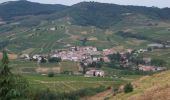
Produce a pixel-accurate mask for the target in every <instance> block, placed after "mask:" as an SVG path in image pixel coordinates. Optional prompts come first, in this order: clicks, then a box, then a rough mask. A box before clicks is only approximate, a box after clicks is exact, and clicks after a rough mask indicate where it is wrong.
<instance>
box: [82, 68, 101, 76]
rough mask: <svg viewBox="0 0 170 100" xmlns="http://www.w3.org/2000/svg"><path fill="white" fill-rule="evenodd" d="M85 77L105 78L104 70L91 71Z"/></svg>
mask: <svg viewBox="0 0 170 100" xmlns="http://www.w3.org/2000/svg"><path fill="white" fill-rule="evenodd" d="M84 76H85V77H104V71H103V70H90V71H87V72H86V74H85V75H84Z"/></svg>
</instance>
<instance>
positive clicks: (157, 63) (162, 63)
mask: <svg viewBox="0 0 170 100" xmlns="http://www.w3.org/2000/svg"><path fill="white" fill-rule="evenodd" d="M151 65H154V66H165V65H166V61H164V60H162V59H152V60H151Z"/></svg>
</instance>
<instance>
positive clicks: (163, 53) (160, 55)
mask: <svg viewBox="0 0 170 100" xmlns="http://www.w3.org/2000/svg"><path fill="white" fill-rule="evenodd" d="M142 56H143V57H151V58H154V59H163V60H164V61H166V62H167V67H168V68H169V66H170V49H158V50H154V51H152V52H147V53H144V54H142Z"/></svg>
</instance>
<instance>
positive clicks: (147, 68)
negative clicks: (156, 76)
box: [138, 64, 166, 72]
mask: <svg viewBox="0 0 170 100" xmlns="http://www.w3.org/2000/svg"><path fill="white" fill-rule="evenodd" d="M138 68H139V70H141V71H152V72H155V71H162V70H166V67H158V66H149V65H141V64H140V65H138Z"/></svg>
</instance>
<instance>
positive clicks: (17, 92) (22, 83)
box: [0, 50, 29, 100]
mask: <svg viewBox="0 0 170 100" xmlns="http://www.w3.org/2000/svg"><path fill="white" fill-rule="evenodd" d="M8 63H9V59H8V55H7V52H6V51H5V50H4V51H3V58H2V65H1V66H2V67H1V69H0V100H11V99H16V98H26V97H27V95H28V93H29V92H28V84H27V82H26V80H24V79H23V78H22V77H20V76H19V75H14V74H12V73H11V71H10V68H9V67H8ZM26 94H27V95H26Z"/></svg>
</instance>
